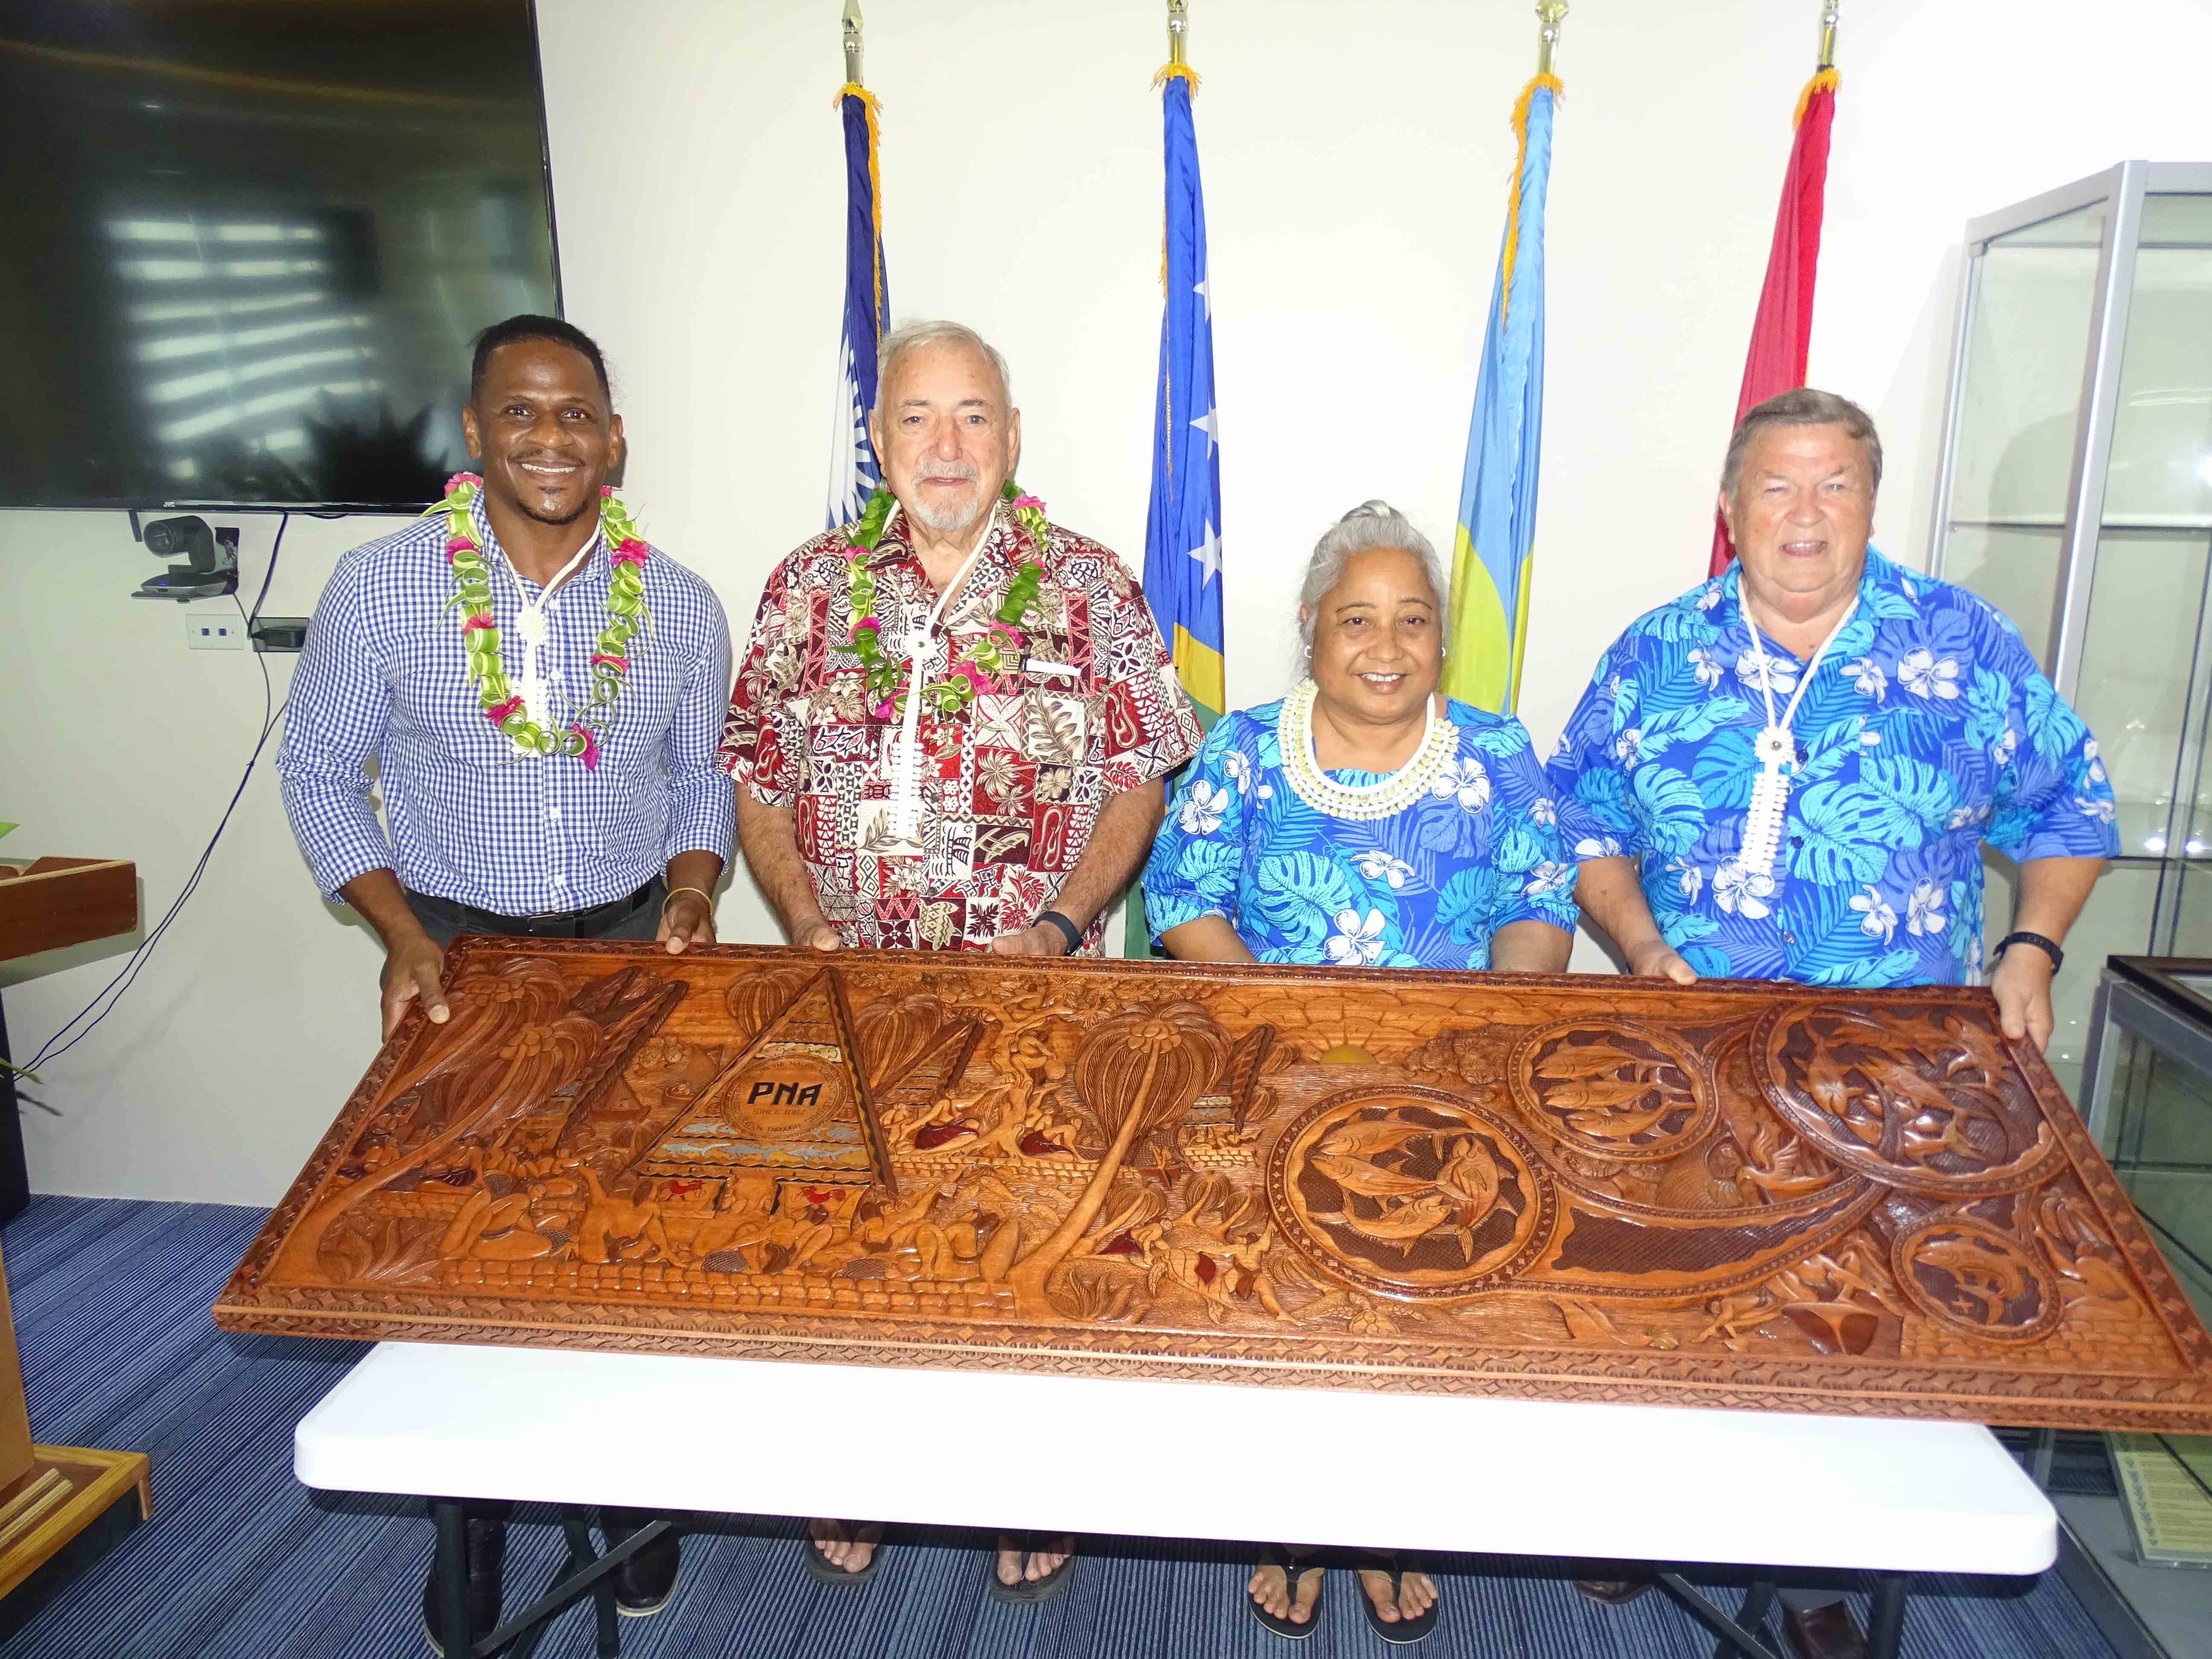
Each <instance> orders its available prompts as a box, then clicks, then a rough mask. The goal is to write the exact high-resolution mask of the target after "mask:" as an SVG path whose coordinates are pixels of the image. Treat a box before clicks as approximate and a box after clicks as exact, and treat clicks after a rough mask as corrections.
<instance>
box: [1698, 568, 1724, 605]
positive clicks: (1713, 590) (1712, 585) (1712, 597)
mask: <svg viewBox="0 0 2212 1659" xmlns="http://www.w3.org/2000/svg"><path fill="white" fill-rule="evenodd" d="M1720 602H1721V583H1720V578H1719V577H1717V576H1716V577H1714V578H1713V580H1711V581H1709V582H1707V583H1706V584H1705V592H1702V593H1700V594H1699V595H1698V609H1699V610H1700V611H1710V610H1711V609H1712V608H1713V607H1714V606H1715V605H1718V604H1719V603H1720Z"/></svg>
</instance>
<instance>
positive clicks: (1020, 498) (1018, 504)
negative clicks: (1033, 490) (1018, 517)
mask: <svg viewBox="0 0 2212 1659" xmlns="http://www.w3.org/2000/svg"><path fill="white" fill-rule="evenodd" d="M1011 505H1012V507H1013V509H1014V511H1015V512H1017V513H1028V512H1037V513H1042V512H1043V511H1044V503H1043V502H1042V501H1039V500H1038V499H1037V498H1036V496H1034V495H1017V496H1015V497H1014V499H1013V501H1012V503H1011Z"/></svg>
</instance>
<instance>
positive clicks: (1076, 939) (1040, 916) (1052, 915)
mask: <svg viewBox="0 0 2212 1659" xmlns="http://www.w3.org/2000/svg"><path fill="white" fill-rule="evenodd" d="M1037 920H1038V921H1041V922H1043V923H1044V924H1046V925H1047V926H1048V927H1057V928H1059V929H1060V937H1061V938H1062V939H1066V941H1067V952H1068V954H1069V955H1070V956H1073V955H1074V954H1075V952H1076V951H1078V950H1079V948H1081V946H1082V944H1083V930H1082V929H1081V928H1080V927H1077V926H1076V925H1075V924H1074V923H1073V922H1072V921H1069V920H1068V919H1067V918H1066V916H1063V915H1060V912H1059V911H1057V910H1040V911H1038V912H1037Z"/></svg>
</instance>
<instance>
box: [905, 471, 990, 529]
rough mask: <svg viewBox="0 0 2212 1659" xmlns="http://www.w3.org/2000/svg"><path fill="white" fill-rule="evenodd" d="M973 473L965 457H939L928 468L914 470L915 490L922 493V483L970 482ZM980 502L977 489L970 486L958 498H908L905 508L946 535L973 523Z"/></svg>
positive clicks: (973, 476) (974, 473) (974, 478)
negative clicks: (946, 459) (948, 459)
mask: <svg viewBox="0 0 2212 1659" xmlns="http://www.w3.org/2000/svg"><path fill="white" fill-rule="evenodd" d="M976 477H977V474H976V471H975V468H974V467H972V466H970V465H968V464H967V463H966V462H964V461H961V462H954V463H950V464H948V463H946V462H943V461H939V462H936V463H934V464H933V465H932V466H931V467H930V469H929V470H928V471H916V472H915V475H914V492H915V495H916V496H917V497H919V496H921V486H922V485H924V484H927V483H945V482H958V483H968V484H973V483H975V481H976ZM980 506H981V501H980V499H979V492H977V491H976V490H974V489H970V490H969V492H968V493H967V495H964V496H962V497H960V498H958V499H957V501H945V500H943V499H941V498H940V499H939V500H936V501H927V500H916V501H911V502H908V504H907V511H908V513H912V514H913V515H914V516H915V518H917V519H919V520H921V522H922V523H923V524H926V525H927V526H929V527H930V528H931V529H932V530H934V531H936V532H939V534H940V535H945V534H950V533H951V532H953V531H956V530H965V529H966V528H967V527H968V526H969V525H971V524H973V523H975V514H976V509H977V508H978V507H980Z"/></svg>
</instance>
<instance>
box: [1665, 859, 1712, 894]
mask: <svg viewBox="0 0 2212 1659" xmlns="http://www.w3.org/2000/svg"><path fill="white" fill-rule="evenodd" d="M1667 873H1668V875H1670V876H1672V877H1674V884H1675V885H1676V886H1677V887H1679V888H1680V889H1681V890H1682V898H1683V900H1684V902H1686V903H1690V904H1695V903H1696V902H1698V895H1699V893H1701V892H1703V891H1704V890H1705V866H1703V865H1699V864H1692V863H1691V862H1690V860H1687V859H1686V858H1684V857H1683V856H1682V855H1681V854H1679V853H1677V854H1675V855H1674V857H1673V858H1671V859H1669V860H1668V861H1667Z"/></svg>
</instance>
